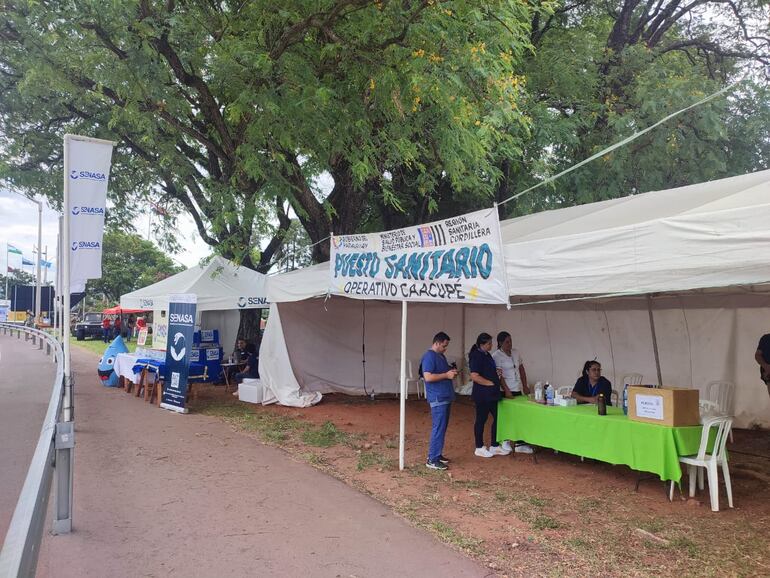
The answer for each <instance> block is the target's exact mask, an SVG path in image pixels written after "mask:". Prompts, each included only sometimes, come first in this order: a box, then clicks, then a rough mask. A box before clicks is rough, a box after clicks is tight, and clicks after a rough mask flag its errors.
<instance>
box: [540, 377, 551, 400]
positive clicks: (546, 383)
mask: <svg viewBox="0 0 770 578" xmlns="http://www.w3.org/2000/svg"><path fill="white" fill-rule="evenodd" d="M550 387H551V384H550V383H548V382H547V381H546V382H545V388H543V399H542V400H541V401H542V403H543V405H546V404H547V403H548V398H547V397H546V395H548V389H549V388H550Z"/></svg>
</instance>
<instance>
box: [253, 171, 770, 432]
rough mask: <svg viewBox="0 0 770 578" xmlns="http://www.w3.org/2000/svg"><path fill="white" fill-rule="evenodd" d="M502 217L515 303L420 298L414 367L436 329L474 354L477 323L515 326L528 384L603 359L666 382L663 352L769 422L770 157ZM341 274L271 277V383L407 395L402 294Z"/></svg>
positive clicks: (559, 377) (566, 378) (613, 368)
mask: <svg viewBox="0 0 770 578" xmlns="http://www.w3.org/2000/svg"><path fill="white" fill-rule="evenodd" d="M501 230H502V238H503V244H504V250H505V266H506V274H507V277H508V284H509V289H510V294H511V303H512V304H513V307H512V308H511V309H510V310H507V309H506V307H505V306H492V305H484V306H481V305H474V304H473V303H472V302H470V301H469V302H468V304H467V305H459V304H447V305H443V304H428V303H410V304H409V318H408V327H407V334H408V338H407V345H406V352H407V353H406V357H407V359H408V360H409V361H410V362H411V364H412V367H413V370H414V369H415V368H416V366H417V360H419V358H420V356H421V354H422V352H423V351H425V349H426V348H427V347H428V346H429V345H430V341H431V337H432V336H433V334H434V333H436V332H437V331H440V330H443V331H446V332H447V333H449V335H450V336H451V337H452V342H451V344H450V349H449V353H448V356H449V357H450V358H454V359H455V360H457V361H458V362H459V363H460V365H462V363H463V360H464V359H465V354H466V352H467V349H468V347H469V346H470V344H471V343H472V342H473V340H474V339H475V336H476V335H477V334H478V333H479V332H481V331H486V332H488V333H492V334H495V333H496V332H498V331H500V330H506V331H509V332H510V333H511V334H512V335H513V339H514V346H515V347H517V348H518V350H519V351H520V353H521V354H522V357H523V360H524V365H525V367H526V369H527V373H528V375H529V380H530V381H531V382H534V381H535V380H543V381H545V380H549V381H550V382H551V383H554V384H556V385H559V386H561V385H572V384H573V383H574V381H575V379H576V378H577V376H578V374H579V371H580V368H581V367H582V363H583V362H584V361H585V360H586V359H593V358H597V359H598V360H599V361H601V363H602V366H603V373H604V375H606V376H607V377H608V378H609V379H610V380H611V381H612V382H613V384H616V385H615V387H616V388H618V389H619V388H622V384H620V383H619V382H620V380H622V378H623V375H625V374H626V373H631V372H636V373H642V374H643V376H644V381H645V382H647V383H657V382H658V377H657V374H658V367H657V366H658V365H659V370H660V373H661V376H662V382H663V384H665V385H672V386H682V387H696V388H700V389H704V388H705V386H706V384H707V383H708V382H709V381H712V380H728V381H732V382H733V383H735V384H736V397H735V407H734V413H735V415H736V422H737V425H738V426H739V427H747V426H751V425H761V426H764V427H768V426H770V398H769V397H768V395H767V390H766V388H765V386H764V385H763V384H762V382H761V381H760V380H759V375H758V367H757V365H756V363H755V362H754V360H753V357H754V352H755V350H756V346H757V342H758V340H759V337H760V336H761V335H762V334H763V333H767V332H770V171H762V172H757V173H753V174H748V175H742V176H738V177H732V178H728V179H722V180H717V181H711V182H707V183H701V184H697V185H691V186H687V187H681V188H677V189H669V190H664V191H654V192H649V193H644V194H639V195H632V196H628V197H623V198H619V199H614V200H610V201H603V202H598V203H591V204H587V205H582V206H578V207H570V208H566V209H559V210H553V211H544V212H542V213H536V214H533V215H527V216H524V217H520V218H516V219H511V220H507V221H503V222H502V223H501ZM328 282H329V264H328V263H324V264H321V265H316V266H313V267H310V268H308V269H304V270H300V271H296V272H292V273H288V274H284V275H277V276H274V277H271V278H269V281H268V288H267V296H268V300H269V301H270V302H271V303H272V305H271V316H270V322H269V323H268V327H267V331H266V333H265V337H264V339H263V342H262V349H261V352H260V372H261V374H262V378H263V381H264V382H265V384H266V386H267V387H269V388H270V389H271V390H272V392H273V393H274V395H275V397H276V398H277V399H278V401H279V402H281V403H286V404H291V405H305V404H307V403H309V401H308V400H310V399H313V398H312V397H311V394H312V393H314V392H321V393H326V392H344V393H349V394H364V393H372V392H374V393H386V392H387V393H397V392H398V391H399V359H400V349H399V348H400V332H401V315H400V313H401V306H400V303H397V302H387V301H357V300H354V299H350V298H341V297H336V296H335V297H331V298H328V299H327V298H326V292H327V288H328ZM650 311H651V312H652V315H651V317H652V320H653V322H654V327H655V334H656V336H657V346H658V347H657V351H658V353H659V360H658V363H657V364H656V359H655V348H654V347H653V332H652V331H651V323H650ZM364 360H365V361H366V363H363V361H364Z"/></svg>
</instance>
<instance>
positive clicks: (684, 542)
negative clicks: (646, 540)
mask: <svg viewBox="0 0 770 578" xmlns="http://www.w3.org/2000/svg"><path fill="white" fill-rule="evenodd" d="M671 548H675V549H677V550H683V551H684V552H686V553H687V555H688V556H689V557H690V558H695V557H696V556H697V555H698V546H697V544H695V542H693V541H692V540H690V539H689V538H687V537H685V536H678V537H676V538H674V539H672V540H671Z"/></svg>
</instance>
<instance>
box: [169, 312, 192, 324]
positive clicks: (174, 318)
mask: <svg viewBox="0 0 770 578" xmlns="http://www.w3.org/2000/svg"><path fill="white" fill-rule="evenodd" d="M193 321H194V320H193V316H192V315H191V314H190V313H172V314H171V315H169V317H168V322H169V323H186V324H188V325H189V324H191V323H193Z"/></svg>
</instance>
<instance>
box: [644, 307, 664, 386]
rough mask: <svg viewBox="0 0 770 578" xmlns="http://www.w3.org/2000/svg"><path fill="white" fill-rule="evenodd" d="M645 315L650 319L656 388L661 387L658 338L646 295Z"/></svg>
mask: <svg viewBox="0 0 770 578" xmlns="http://www.w3.org/2000/svg"><path fill="white" fill-rule="evenodd" d="M647 314H648V315H649V317H650V332H651V333H652V352H653V353H654V354H655V371H657V373H658V387H662V386H663V377H661V373H660V355H658V337H657V335H656V334H655V319H654V318H653V316H652V297H651V296H650V294H649V293H648V294H647Z"/></svg>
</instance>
